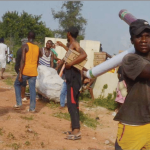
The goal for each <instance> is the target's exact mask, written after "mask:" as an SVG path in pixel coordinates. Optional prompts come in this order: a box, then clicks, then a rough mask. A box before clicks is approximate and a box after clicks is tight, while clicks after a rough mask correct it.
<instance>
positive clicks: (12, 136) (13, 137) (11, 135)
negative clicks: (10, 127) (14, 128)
mask: <svg viewBox="0 0 150 150" xmlns="http://www.w3.org/2000/svg"><path fill="white" fill-rule="evenodd" d="M7 138H8V139H10V140H15V139H16V138H15V136H14V135H13V134H12V133H11V132H9V133H8V135H7Z"/></svg>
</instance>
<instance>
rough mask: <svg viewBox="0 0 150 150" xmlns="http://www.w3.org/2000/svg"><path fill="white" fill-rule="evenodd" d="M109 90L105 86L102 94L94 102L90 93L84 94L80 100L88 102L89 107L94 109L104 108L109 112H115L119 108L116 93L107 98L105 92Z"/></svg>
mask: <svg viewBox="0 0 150 150" xmlns="http://www.w3.org/2000/svg"><path fill="white" fill-rule="evenodd" d="M107 88H108V85H107V84H105V85H104V86H103V89H102V92H101V94H100V96H99V97H98V98H96V99H95V100H94V101H92V100H91V99H90V94H89V93H85V94H84V93H83V94H82V95H81V96H80V99H83V100H84V101H88V103H87V106H88V107H93V106H102V107H105V108H107V109H109V110H115V109H116V108H117V103H116V102H115V98H116V92H115V91H114V92H113V93H112V94H111V93H109V94H108V96H107V97H105V96H104V93H105V90H106V89H107Z"/></svg>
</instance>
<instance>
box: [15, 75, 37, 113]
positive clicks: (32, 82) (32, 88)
mask: <svg viewBox="0 0 150 150" xmlns="http://www.w3.org/2000/svg"><path fill="white" fill-rule="evenodd" d="M18 79H19V75H18V76H17V78H16V80H15V83H14V87H15V94H16V102H17V105H18V106H21V105H22V99H21V86H22V84H23V83H24V82H26V80H28V83H29V90H30V108H29V110H30V111H32V110H35V105H36V91H35V83H36V77H30V76H25V75H22V80H23V82H19V80H18Z"/></svg>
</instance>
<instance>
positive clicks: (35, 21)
mask: <svg viewBox="0 0 150 150" xmlns="http://www.w3.org/2000/svg"><path fill="white" fill-rule="evenodd" d="M41 17H42V15H34V16H33V15H31V14H28V13H27V12H24V11H23V12H22V13H21V14H20V15H19V14H18V12H16V11H14V12H9V11H8V12H6V13H5V14H4V15H3V16H2V21H1V22H0V37H4V38H5V42H6V44H7V45H8V46H9V47H10V49H11V50H13V51H14V53H15V51H16V50H17V49H18V47H20V46H21V39H22V38H25V37H27V34H28V32H29V31H31V30H32V31H34V32H35V33H36V39H35V40H36V41H37V42H38V43H39V44H41V43H44V40H45V37H46V36H48V37H54V34H53V31H52V30H50V29H49V28H46V25H45V23H44V22H42V21H40V20H41Z"/></svg>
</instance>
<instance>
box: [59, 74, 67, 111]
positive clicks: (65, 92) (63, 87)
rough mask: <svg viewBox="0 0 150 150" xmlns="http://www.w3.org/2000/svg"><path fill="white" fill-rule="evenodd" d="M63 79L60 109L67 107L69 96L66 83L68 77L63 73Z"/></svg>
mask: <svg viewBox="0 0 150 150" xmlns="http://www.w3.org/2000/svg"><path fill="white" fill-rule="evenodd" d="M62 79H64V82H63V85H62V89H61V94H60V109H62V108H64V107H65V99H66V96H67V84H66V79H65V75H64V74H63V76H62Z"/></svg>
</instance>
